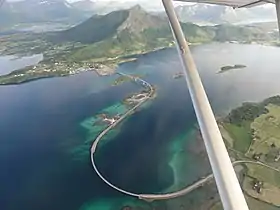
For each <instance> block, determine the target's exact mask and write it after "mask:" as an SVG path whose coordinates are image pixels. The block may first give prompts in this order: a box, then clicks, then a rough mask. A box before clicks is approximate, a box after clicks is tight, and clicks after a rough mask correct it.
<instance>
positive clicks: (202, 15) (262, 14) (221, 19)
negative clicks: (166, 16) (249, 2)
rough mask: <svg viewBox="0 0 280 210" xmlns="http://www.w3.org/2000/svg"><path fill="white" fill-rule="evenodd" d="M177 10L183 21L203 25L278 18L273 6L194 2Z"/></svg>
mask: <svg viewBox="0 0 280 210" xmlns="http://www.w3.org/2000/svg"><path fill="white" fill-rule="evenodd" d="M176 12H177V14H178V16H179V18H180V20H181V21H182V22H193V23H197V24H201V25H207V24H224V23H242V22H244V23H249V22H259V21H271V20H273V19H275V18H276V14H275V9H274V8H273V7H254V8H250V9H247V8H242V9H233V8H231V7H225V6H214V5H207V4H194V5H186V6H178V7H176Z"/></svg>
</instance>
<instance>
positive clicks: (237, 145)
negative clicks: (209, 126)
mask: <svg viewBox="0 0 280 210" xmlns="http://www.w3.org/2000/svg"><path fill="white" fill-rule="evenodd" d="M223 126H224V128H225V129H226V131H227V132H228V133H229V135H230V136H231V138H233V139H234V142H233V149H235V150H237V151H240V152H242V153H246V152H247V150H248V149H249V147H250V144H251V139H252V138H251V135H250V122H249V121H246V122H244V123H243V124H242V126H238V125H235V124H230V123H225V124H224V125H223Z"/></svg>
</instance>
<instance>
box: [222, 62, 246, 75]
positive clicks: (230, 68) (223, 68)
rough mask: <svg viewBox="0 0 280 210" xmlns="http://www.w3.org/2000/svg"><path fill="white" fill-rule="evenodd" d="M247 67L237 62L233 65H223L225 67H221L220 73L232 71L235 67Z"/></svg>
mask: <svg viewBox="0 0 280 210" xmlns="http://www.w3.org/2000/svg"><path fill="white" fill-rule="evenodd" d="M246 67H247V66H245V65H241V64H235V65H233V66H223V67H221V70H220V71H219V72H218V73H219V74H220V73H224V72H227V71H230V70H233V69H243V68H246Z"/></svg>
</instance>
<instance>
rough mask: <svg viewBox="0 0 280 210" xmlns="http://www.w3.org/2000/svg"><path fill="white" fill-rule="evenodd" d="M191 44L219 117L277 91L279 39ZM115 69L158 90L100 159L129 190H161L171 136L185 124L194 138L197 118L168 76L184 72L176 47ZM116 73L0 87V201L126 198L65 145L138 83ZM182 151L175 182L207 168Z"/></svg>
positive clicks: (179, 83)
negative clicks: (119, 79)
mask: <svg viewBox="0 0 280 210" xmlns="http://www.w3.org/2000/svg"><path fill="white" fill-rule="evenodd" d="M192 51H193V54H194V57H195V60H196V62H197V65H198V69H199V72H200V74H201V77H202V80H203V83H204V85H205V88H206V92H207V94H208V96H209V99H210V102H211V104H212V106H213V109H214V111H215V114H216V115H217V116H224V115H225V114H226V113H227V112H228V111H229V110H230V109H231V108H233V107H236V106H238V105H240V104H241V103H242V102H244V101H260V100H262V99H264V98H267V97H269V96H272V95H277V94H279V93H280V85H279V78H280V77H279V76H280V71H279V69H278V59H279V56H280V49H279V48H276V47H266V46H261V45H236V44H209V45H201V46H196V47H194V48H193V49H192ZM4 60H5V59H4ZM9 62H10V61H9ZM234 64H244V65H246V66H247V67H246V68H244V69H242V70H232V71H228V72H225V73H223V74H217V72H218V71H219V69H220V68H221V67H222V66H225V65H234ZM4 65H6V66H7V65H8V66H9V68H10V69H14V68H18V66H13V65H14V63H13V62H10V63H8V64H7V61H6V60H5V61H3V58H1V59H0V67H1V68H2V66H4ZM15 65H16V64H15ZM118 70H119V71H122V72H126V73H131V74H135V73H136V74H142V75H143V74H144V78H145V80H147V81H148V82H149V83H151V84H153V85H155V87H156V89H157V98H156V99H154V100H152V101H150V102H149V103H148V105H147V106H145V107H144V108H142V109H141V110H140V111H138V112H136V113H135V114H134V115H132V116H131V117H129V118H128V119H127V120H126V121H125V122H124V123H123V124H122V125H121V128H120V131H119V132H118V134H117V136H115V138H114V139H113V140H112V141H110V142H109V143H108V144H106V145H105V146H104V147H102V148H101V150H100V151H99V152H100V155H99V157H98V166H99V167H100V169H101V170H102V172H103V173H104V175H105V176H106V177H107V178H108V179H110V180H111V181H112V182H113V183H114V184H116V185H118V186H120V187H123V188H125V189H127V190H131V191H133V192H137V193H144V192H146V193H151V192H161V191H164V190H165V189H167V188H169V187H170V186H172V185H173V184H174V180H176V177H174V171H173V168H172V167H171V165H170V161H171V160H172V158H174V153H176V152H174V151H173V150H172V149H170V148H171V145H172V144H173V142H177V140H176V139H178V138H179V137H180V135H182V134H184V133H188V134H187V135H183V136H184V137H183V138H185V139H184V141H185V142H186V145H188V144H190V143H191V142H192V141H194V139H195V138H194V137H193V136H192V134H191V132H192V131H193V130H195V124H196V118H195V114H194V110H193V107H192V104H191V100H190V96H189V93H188V90H187V86H186V82H185V81H184V79H173V75H174V74H175V73H176V72H179V71H182V69H181V64H180V62H179V59H178V56H177V54H176V51H175V49H168V50H162V51H159V52H155V53H151V54H148V55H144V56H141V57H140V58H139V59H138V61H136V62H132V63H126V64H123V65H121V66H120V67H119V69H118ZM114 79H115V76H111V77H102V78H101V77H98V76H97V75H95V74H94V73H92V72H87V73H83V74H79V75H75V76H71V77H65V78H53V79H44V80H38V81H34V82H30V83H26V84H22V85H17V86H1V87H0V165H1V166H2V167H1V173H0V186H1V189H0V204H1V206H2V207H3V209H9V210H10V209H54V210H55V209H79V208H82V209H100V210H103V209H109V208H110V205H111V206H114V205H115V206H117V205H119V203H121V202H122V200H125V199H128V198H127V197H124V196H122V195H121V194H119V193H117V192H115V191H114V190H112V189H110V188H109V187H108V186H106V185H105V184H104V183H103V182H102V181H101V180H99V178H98V177H97V176H96V174H95V173H94V171H93V169H92V167H91V165H90V161H89V158H88V159H87V157H86V158H85V159H82V160H81V159H78V160H77V158H76V157H75V155H76V153H71V152H69V151H71V150H72V149H73V148H78V147H81V146H83V145H84V142H85V139H86V138H87V135H88V133H87V131H86V130H85V129H84V128H83V127H81V126H80V124H81V122H83V121H84V120H85V119H87V118H88V117H90V116H94V115H96V114H97V113H99V112H100V110H102V109H103V108H104V107H108V106H112V105H114V104H116V103H119V102H120V101H121V100H122V99H123V98H124V97H125V96H126V95H128V94H131V93H133V92H137V91H139V90H140V89H141V88H140V87H138V86H137V85H135V84H133V83H124V84H123V85H120V86H116V87H113V86H111V85H110V84H111V83H112V81H113V80H114ZM178 141H179V140H178ZM87 149H88V151H89V148H84V150H85V151H86V153H87ZM185 158H186V161H187V163H188V164H187V165H186V168H185V169H184V170H183V171H184V172H186V171H187V172H186V174H179V175H178V174H177V175H176V176H183V175H184V177H185V180H184V182H183V183H180V185H177V186H176V187H178V188H181V187H183V185H188V184H190V183H192V182H193V181H195V180H197V179H198V177H201V176H203V175H205V174H206V173H207V170H203V169H201V168H200V167H198V166H197V165H196V164H194V162H195V161H196V160H195V159H193V157H192V154H185ZM180 173H182V171H181V172H180ZM119 199H120V200H121V201H120V200H119ZM104 203H105V204H104ZM108 206H109V207H108ZM118 208H119V207H117V208H115V209H118ZM147 208H149V207H147Z"/></svg>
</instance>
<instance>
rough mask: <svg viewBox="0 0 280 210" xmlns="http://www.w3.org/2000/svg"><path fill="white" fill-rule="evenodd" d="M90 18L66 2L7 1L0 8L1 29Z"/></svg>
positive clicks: (73, 21) (47, 0)
mask: <svg viewBox="0 0 280 210" xmlns="http://www.w3.org/2000/svg"><path fill="white" fill-rule="evenodd" d="M87 17H89V15H88V14H86V13H84V12H81V11H79V10H77V9H76V8H74V7H73V6H72V5H71V4H69V3H68V2H67V1H66V0H23V1H5V2H4V4H3V5H2V7H1V8H0V27H1V26H2V27H3V25H5V26H9V25H11V26H13V25H16V24H21V23H29V24H31V23H42V22H65V23H77V22H79V21H82V20H84V19H85V18H87Z"/></svg>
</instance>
